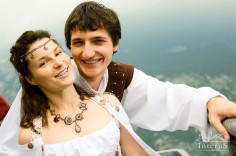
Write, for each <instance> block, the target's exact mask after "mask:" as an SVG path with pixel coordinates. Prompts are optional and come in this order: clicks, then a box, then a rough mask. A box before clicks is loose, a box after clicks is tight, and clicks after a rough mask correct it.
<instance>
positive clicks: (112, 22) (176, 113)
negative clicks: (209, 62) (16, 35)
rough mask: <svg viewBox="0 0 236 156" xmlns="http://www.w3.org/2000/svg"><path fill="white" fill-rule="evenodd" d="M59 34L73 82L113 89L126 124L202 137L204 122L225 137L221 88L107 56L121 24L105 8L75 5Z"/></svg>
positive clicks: (13, 138) (11, 135)
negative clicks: (166, 78)
mask: <svg viewBox="0 0 236 156" xmlns="http://www.w3.org/2000/svg"><path fill="white" fill-rule="evenodd" d="M65 38H66V45H67V47H68V48H69V49H71V52H72V56H73V61H72V62H73V66H74V69H75V72H76V76H77V80H76V83H80V86H83V88H84V89H86V90H87V91H91V92H94V93H98V94H100V93H103V92H111V93H114V94H115V95H116V96H117V98H118V99H119V100H120V101H121V102H122V104H123V107H124V109H125V111H126V113H127V114H128V116H129V119H130V122H131V124H133V125H135V126H138V127H140V128H144V129H148V130H152V131H161V130H168V131H174V130H186V129H188V128H189V127H190V126H191V127H195V128H197V129H198V130H199V131H200V132H201V134H202V137H203V139H204V140H208V139H209V138H210V136H211V135H210V134H211V133H210V125H209V122H210V123H211V125H212V126H213V127H215V128H216V130H217V131H218V132H219V133H220V134H221V135H223V136H224V138H225V139H229V134H228V132H227V131H226V129H225V128H224V127H223V125H222V124H221V121H222V120H223V119H224V118H227V117H235V116H236V105H235V103H234V102H231V101H228V100H227V99H226V98H224V96H223V95H222V94H221V93H219V92H217V91H215V90H213V89H212V88H209V87H201V88H193V87H190V86H187V85H184V84H172V83H170V82H161V81H159V80H158V79H156V78H153V77H151V76H149V75H146V74H145V73H144V72H142V71H140V70H138V69H136V68H134V66H132V65H127V64H123V63H119V62H113V61H112V57H113V54H114V53H115V52H117V51H118V48H119V42H120V39H121V27H120V21H119V19H118V16H117V14H116V13H115V12H114V11H113V10H111V9H110V8H107V7H105V6H104V5H102V4H99V3H96V2H93V1H88V2H84V3H81V4H79V5H78V6H77V7H75V8H74V10H73V11H72V12H71V14H70V15H69V17H68V19H67V21H66V24H65ZM145 53H147V52H145ZM147 55H148V53H147ZM21 95H22V92H21V91H20V92H19V93H18V95H17V97H16V99H15V100H14V102H13V104H12V108H11V109H10V111H9V115H7V117H6V120H5V121H6V122H4V123H3V125H2V126H4V129H9V128H11V129H12V131H9V132H7V133H5V134H1V133H0V138H1V140H0V145H2V144H4V146H0V151H1V149H3V150H12V149H14V146H16V145H17V130H18V128H19V127H18V119H19V114H20V112H19V111H20V103H21V100H20V99H21ZM13 114H14V115H15V118H12V116H14V115H13ZM0 131H1V129H0ZM3 135H4V137H2V136H3Z"/></svg>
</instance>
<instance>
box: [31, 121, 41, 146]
mask: <svg viewBox="0 0 236 156" xmlns="http://www.w3.org/2000/svg"><path fill="white" fill-rule="evenodd" d="M33 125H34V127H33V128H32V129H31V131H30V135H31V141H34V140H35V139H37V138H40V137H41V134H42V117H38V118H36V119H34V120H33Z"/></svg>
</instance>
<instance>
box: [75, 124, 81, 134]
mask: <svg viewBox="0 0 236 156" xmlns="http://www.w3.org/2000/svg"><path fill="white" fill-rule="evenodd" d="M75 132H76V133H80V132H81V127H80V126H79V125H78V124H77V123H75Z"/></svg>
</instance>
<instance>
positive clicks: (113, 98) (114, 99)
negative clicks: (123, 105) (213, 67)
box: [102, 92, 120, 106]
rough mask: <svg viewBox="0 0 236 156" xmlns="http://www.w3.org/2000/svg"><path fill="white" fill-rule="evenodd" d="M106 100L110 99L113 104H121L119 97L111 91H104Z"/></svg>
mask: <svg viewBox="0 0 236 156" xmlns="http://www.w3.org/2000/svg"><path fill="white" fill-rule="evenodd" d="M102 96H103V97H104V98H105V99H106V100H108V101H109V102H110V103H111V104H112V105H113V106H118V105H120V101H119V99H118V98H117V97H116V96H115V95H114V94H112V93H110V92H104V93H103V95H102Z"/></svg>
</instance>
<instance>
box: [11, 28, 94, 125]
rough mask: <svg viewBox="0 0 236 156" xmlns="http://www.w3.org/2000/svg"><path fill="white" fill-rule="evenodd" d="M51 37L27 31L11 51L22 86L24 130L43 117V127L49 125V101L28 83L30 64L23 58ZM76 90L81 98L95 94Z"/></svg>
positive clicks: (76, 87) (21, 123)
mask: <svg viewBox="0 0 236 156" xmlns="http://www.w3.org/2000/svg"><path fill="white" fill-rule="evenodd" d="M50 37H51V35H50V34H49V32H47V31H44V30H37V31H26V32H24V33H23V34H22V35H21V36H20V37H19V38H18V39H17V41H16V43H15V44H14V45H13V46H12V47H11V49H10V53H11V56H10V61H11V63H12V64H13V66H14V68H15V69H16V70H17V72H18V74H19V81H20V83H21V86H22V98H21V121H20V126H21V127H23V128H29V127H31V128H33V127H34V126H33V120H34V119H35V118H37V117H42V125H43V126H47V125H48V120H47V111H48V109H49V105H48V99H47V97H46V96H45V94H44V93H43V92H42V91H41V89H40V88H39V87H38V86H35V85H31V84H30V83H29V82H28V81H26V77H27V76H30V71H29V68H28V65H29V62H28V60H27V59H25V57H22V56H24V55H25V54H26V53H27V52H28V51H29V49H30V47H31V46H32V44H34V43H35V42H36V41H38V40H41V39H43V38H50ZM54 41H55V40H54ZM55 42H56V41H55ZM56 43H57V42H56ZM74 86H75V85H74ZM75 89H76V91H77V92H78V94H79V95H80V96H93V94H89V93H87V92H85V91H84V90H83V89H82V88H80V87H79V86H75Z"/></svg>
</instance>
